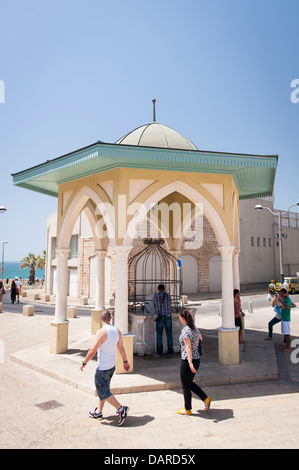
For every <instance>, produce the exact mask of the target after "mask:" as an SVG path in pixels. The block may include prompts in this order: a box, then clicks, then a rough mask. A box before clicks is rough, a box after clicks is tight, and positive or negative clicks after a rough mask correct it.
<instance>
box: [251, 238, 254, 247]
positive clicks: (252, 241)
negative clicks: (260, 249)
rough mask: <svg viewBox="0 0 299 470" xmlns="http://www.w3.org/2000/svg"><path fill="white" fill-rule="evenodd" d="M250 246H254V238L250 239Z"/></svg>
mask: <svg viewBox="0 0 299 470" xmlns="http://www.w3.org/2000/svg"><path fill="white" fill-rule="evenodd" d="M251 246H254V237H251Z"/></svg>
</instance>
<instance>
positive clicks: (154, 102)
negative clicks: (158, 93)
mask: <svg viewBox="0 0 299 470" xmlns="http://www.w3.org/2000/svg"><path fill="white" fill-rule="evenodd" d="M152 102H153V122H156V100H155V99H153V100H152Z"/></svg>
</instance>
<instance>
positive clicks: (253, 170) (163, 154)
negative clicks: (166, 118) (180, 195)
mask: <svg viewBox="0 0 299 470" xmlns="http://www.w3.org/2000/svg"><path fill="white" fill-rule="evenodd" d="M277 162H278V155H248V154H244V155H242V154H233V153H220V152H206V151H195V150H176V149H166V148H163V149H162V148H156V147H139V146H126V145H119V144H104V143H101V142H97V143H95V144H92V145H90V146H88V147H84V148H83V149H80V150H77V151H75V152H71V153H69V154H66V155H64V156H62V157H58V158H55V159H53V160H48V161H47V162H45V163H42V164H40V165H37V166H34V167H31V168H28V169H27V170H23V171H20V172H18V173H14V174H12V178H13V183H14V184H15V185H16V186H20V187H26V188H27V189H31V190H33V191H37V192H41V193H43V194H49V195H51V196H54V195H56V196H57V195H58V185H59V184H63V183H66V182H70V181H74V180H77V179H80V178H85V177H87V176H91V175H94V174H97V173H102V172H104V171H108V170H111V169H114V168H119V167H123V168H137V169H145V170H147V169H148V170H165V171H169V170H171V171H180V172H182V171H183V172H192V173H212V174H230V175H232V176H233V178H234V180H235V183H236V186H237V188H238V190H239V193H240V197H249V196H250V194H256V193H259V194H261V193H263V194H264V191H265V193H267V194H269V193H270V192H272V191H273V184H274V177H275V170H276V167H277ZM261 169H263V173H265V172H266V173H265V175H264V177H263V178H262V179H263V181H260V176H261V175H260V174H259V170H261ZM266 176H267V177H266ZM45 177H46V180H45ZM269 177H271V184H270V183H269ZM244 180H245V181H244ZM247 180H248V181H247ZM266 180H267V181H266ZM246 181H247V182H246ZM245 183H246V187H247V188H250V189H246V187H244V184H245ZM261 183H262V186H261ZM256 184H257V186H258V187H256ZM264 184H265V186H266V187H263V185H264ZM263 190H264V191H263ZM244 191H245V196H243V195H242V193H244Z"/></svg>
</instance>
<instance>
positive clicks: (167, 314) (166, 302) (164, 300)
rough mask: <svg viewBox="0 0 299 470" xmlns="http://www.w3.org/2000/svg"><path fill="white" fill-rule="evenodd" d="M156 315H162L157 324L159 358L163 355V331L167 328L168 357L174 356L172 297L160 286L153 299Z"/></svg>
mask: <svg viewBox="0 0 299 470" xmlns="http://www.w3.org/2000/svg"><path fill="white" fill-rule="evenodd" d="M153 301H154V305H155V310H156V314H159V315H160V319H159V320H158V321H157V322H156V332H157V356H158V357H161V356H162V354H163V330H164V326H165V331H166V337H167V347H168V355H169V356H173V355H174V354H173V339H172V318H171V297H170V295H169V294H168V293H167V292H165V286H164V285H163V284H160V285H159V286H158V293H157V294H155V295H154V298H153Z"/></svg>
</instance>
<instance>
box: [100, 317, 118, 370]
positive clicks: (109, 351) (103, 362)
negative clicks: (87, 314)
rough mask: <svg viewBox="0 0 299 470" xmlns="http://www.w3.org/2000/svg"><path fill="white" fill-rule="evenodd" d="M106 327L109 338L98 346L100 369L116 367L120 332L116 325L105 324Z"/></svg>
mask: <svg viewBox="0 0 299 470" xmlns="http://www.w3.org/2000/svg"><path fill="white" fill-rule="evenodd" d="M104 328H105V329H106V331H107V339H106V341H105V342H104V343H102V344H101V345H100V347H99V348H98V352H97V359H98V362H97V369H98V370H108V369H112V367H115V350H116V346H117V343H118V340H119V334H118V331H117V329H116V327H115V326H112V325H105V326H104Z"/></svg>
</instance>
